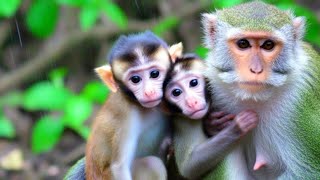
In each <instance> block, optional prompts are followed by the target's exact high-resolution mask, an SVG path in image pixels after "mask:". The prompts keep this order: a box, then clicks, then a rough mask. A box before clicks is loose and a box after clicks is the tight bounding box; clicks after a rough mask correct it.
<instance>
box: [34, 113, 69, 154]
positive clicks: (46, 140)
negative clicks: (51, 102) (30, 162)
mask: <svg viewBox="0 0 320 180" xmlns="http://www.w3.org/2000/svg"><path fill="white" fill-rule="evenodd" d="M63 129H64V125H63V121H62V120H61V119H58V118H54V117H49V116H44V117H42V118H41V119H39V120H38V121H37V122H36V124H35V125H34V127H33V131H32V141H31V145H32V152H34V153H42V152H46V151H49V150H50V149H51V148H53V147H54V145H55V144H57V142H59V140H60V137H61V135H62V133H63Z"/></svg>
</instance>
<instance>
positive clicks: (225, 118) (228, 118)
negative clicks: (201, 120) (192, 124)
mask: <svg viewBox="0 0 320 180" xmlns="http://www.w3.org/2000/svg"><path fill="white" fill-rule="evenodd" d="M234 117H235V116H234V115H233V114H228V115H226V116H223V117H222V118H220V119H217V120H214V121H212V122H211V125H212V126H219V125H221V124H223V123H225V122H227V121H231V120H233V119H234Z"/></svg>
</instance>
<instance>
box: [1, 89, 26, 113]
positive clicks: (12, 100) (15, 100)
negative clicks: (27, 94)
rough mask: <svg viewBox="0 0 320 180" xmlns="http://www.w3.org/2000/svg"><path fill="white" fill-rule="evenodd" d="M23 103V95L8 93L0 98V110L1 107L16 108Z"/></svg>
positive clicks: (14, 92) (16, 92)
mask: <svg viewBox="0 0 320 180" xmlns="http://www.w3.org/2000/svg"><path fill="white" fill-rule="evenodd" d="M22 103H23V94H22V93H21V92H18V91H13V92H9V93H8V94H6V95H5V96H2V97H1V98H0V109H1V108H2V107H3V106H5V105H6V106H18V105H21V104H22Z"/></svg>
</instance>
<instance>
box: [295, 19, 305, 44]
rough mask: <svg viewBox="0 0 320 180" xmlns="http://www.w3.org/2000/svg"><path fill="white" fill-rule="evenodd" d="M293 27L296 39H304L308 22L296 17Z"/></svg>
mask: <svg viewBox="0 0 320 180" xmlns="http://www.w3.org/2000/svg"><path fill="white" fill-rule="evenodd" d="M292 25H293V27H294V37H295V38H296V40H301V39H303V36H304V33H305V29H306V28H305V26H306V20H305V17H302V16H300V17H296V18H294V19H293V21H292Z"/></svg>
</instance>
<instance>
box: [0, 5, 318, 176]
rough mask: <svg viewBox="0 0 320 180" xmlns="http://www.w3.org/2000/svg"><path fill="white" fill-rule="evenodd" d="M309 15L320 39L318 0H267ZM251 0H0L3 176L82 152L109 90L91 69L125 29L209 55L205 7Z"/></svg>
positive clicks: (56, 167)
mask: <svg viewBox="0 0 320 180" xmlns="http://www.w3.org/2000/svg"><path fill="white" fill-rule="evenodd" d="M264 1H265V2H268V3H271V4H274V5H276V6H277V7H279V8H281V9H285V10H288V9H289V10H292V11H293V12H294V13H295V14H296V15H297V16H305V17H306V19H307V32H306V36H305V39H306V41H308V42H310V43H311V44H312V45H313V46H314V47H315V48H316V49H318V50H319V47H320V23H319V19H320V18H319V16H320V8H319V7H320V2H316V1H311V0H310V1H302V0H297V1H295V0H281V1H280V0H264ZM243 2H248V0H228V1H225V0H216V1H208V0H201V1H197V0H171V1H169V0H166V1H161V0H158V1H157V0H155V1H147V0H140V1H138V0H134V1H127V0H115V1H111V0H25V1H22V0H0V93H1V96H0V179H1V178H4V179H7V178H12V177H15V178H17V179H26V178H27V179H43V178H52V179H61V177H62V176H63V174H64V173H65V172H66V169H68V168H69V166H70V165H72V164H73V163H74V162H75V161H76V160H77V159H78V158H79V157H81V156H83V153H84V147H85V139H86V138H87V137H88V134H89V133H90V128H89V127H90V124H91V119H92V116H93V114H95V113H96V112H97V110H98V109H99V107H100V106H101V105H102V104H103V102H104V101H105V99H106V98H107V96H108V94H109V90H108V89H107V88H106V87H105V86H104V85H103V84H102V83H101V82H100V81H99V79H98V78H97V77H96V76H95V74H94V71H93V69H94V68H95V67H98V66H100V65H102V64H104V63H106V60H105V56H106V54H107V52H108V50H109V48H110V47H111V46H112V43H113V41H114V40H115V39H116V38H117V37H118V36H119V35H120V34H123V33H124V34H128V33H132V32H139V31H144V30H146V29H151V30H152V31H153V32H154V33H156V34H157V35H159V36H161V37H163V38H164V39H165V40H166V41H167V42H168V43H169V44H173V43H176V42H179V41H182V42H183V43H184V46H185V49H186V51H189V52H192V51H193V52H195V53H197V54H198V55H199V56H200V57H202V58H204V57H205V55H206V53H207V49H205V48H204V47H203V46H202V44H201V37H202V33H201V26H200V13H201V12H211V11H214V9H220V8H225V7H231V6H234V5H236V4H240V3H243Z"/></svg>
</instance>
